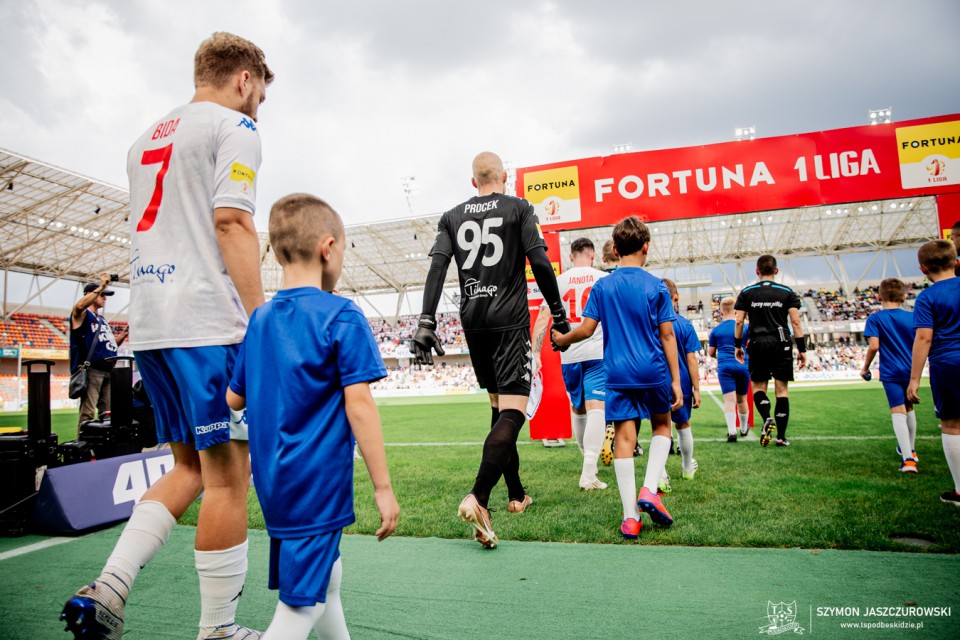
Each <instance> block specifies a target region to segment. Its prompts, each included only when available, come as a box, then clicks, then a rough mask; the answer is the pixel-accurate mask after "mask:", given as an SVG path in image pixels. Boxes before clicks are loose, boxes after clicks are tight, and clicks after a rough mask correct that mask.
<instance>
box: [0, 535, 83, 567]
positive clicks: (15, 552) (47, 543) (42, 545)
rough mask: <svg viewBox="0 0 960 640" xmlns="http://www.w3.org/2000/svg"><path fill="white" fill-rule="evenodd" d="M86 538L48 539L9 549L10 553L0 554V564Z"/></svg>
mask: <svg viewBox="0 0 960 640" xmlns="http://www.w3.org/2000/svg"><path fill="white" fill-rule="evenodd" d="M86 537H87V536H79V537H76V538H50V539H48V540H43V541H41V542H36V543H34V544H28V545H27V546H25V547H20V548H19V549H11V550H10V551H4V552H3V553H0V562H3V561H4V560H9V559H10V558H16V557H17V556H23V555H26V554H28V553H33V552H34V551H40V550H42V549H47V548H49V547H55V546H57V545H60V544H66V543H68V542H73V541H74V540H79V539H80V538H86Z"/></svg>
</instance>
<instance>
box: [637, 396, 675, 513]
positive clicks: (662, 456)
mask: <svg viewBox="0 0 960 640" xmlns="http://www.w3.org/2000/svg"><path fill="white" fill-rule="evenodd" d="M650 425H651V428H652V429H653V437H652V438H651V439H650V450H649V452H648V453H647V471H646V473H645V474H644V478H643V487H641V489H640V495H639V496H638V497H637V506H638V507H639V508H640V510H642V511H645V512H647V513H648V514H650V518H651V519H652V520H653V521H654V522H655V523H657V524H659V525H663V526H670V525H671V524H673V517H672V516H671V515H670V513H669V512H668V511H667V509H666V507H664V506H663V502H662V501H661V500H660V497H659V496H658V495H657V484H658V483H659V481H660V475H661V474H662V473H663V470H664V467H665V466H666V464H667V456H669V455H670V413H651V414H650Z"/></svg>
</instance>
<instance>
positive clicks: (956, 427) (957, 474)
mask: <svg viewBox="0 0 960 640" xmlns="http://www.w3.org/2000/svg"><path fill="white" fill-rule="evenodd" d="M940 439H941V441H942V442H943V456H944V457H945V458H946V459H947V466H948V467H950V475H951V476H952V477H953V491H944V492H943V493H942V494H941V495H940V499H941V500H943V501H944V502H948V503H950V504H952V505H954V506H955V507H960V418H942V419H941V420H940Z"/></svg>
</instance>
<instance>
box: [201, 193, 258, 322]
mask: <svg viewBox="0 0 960 640" xmlns="http://www.w3.org/2000/svg"><path fill="white" fill-rule="evenodd" d="M213 224H214V227H215V228H216V231H217V244H218V245H219V246H220V255H221V256H222V257H223V265H224V266H225V267H226V268H227V274H228V275H229V276H230V280H232V281H233V286H234V287H236V289H237V293H238V294H239V295H240V302H241V303H243V308H244V310H245V311H246V312H247V317H249V316H250V314H251V313H253V310H254V309H256V308H257V307H259V306H260V305H261V304H263V282H262V281H261V280H260V237H259V236H258V235H257V229H256V227H254V226H253V216H252V215H250V213H249V212H247V211H244V210H243V209H233V208H231V207H220V208H217V209H214V211H213Z"/></svg>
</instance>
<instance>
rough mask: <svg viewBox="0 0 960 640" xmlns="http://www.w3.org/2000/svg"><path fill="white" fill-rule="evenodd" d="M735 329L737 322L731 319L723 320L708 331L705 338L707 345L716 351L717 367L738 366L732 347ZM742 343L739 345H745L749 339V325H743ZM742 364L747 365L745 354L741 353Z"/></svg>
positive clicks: (734, 348)
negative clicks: (732, 364)
mask: <svg viewBox="0 0 960 640" xmlns="http://www.w3.org/2000/svg"><path fill="white" fill-rule="evenodd" d="M736 328H737V321H736V320H734V319H733V318H731V319H730V320H724V321H723V322H721V323H720V324H718V325H717V326H715V327H714V328H713V329H711V330H710V335H709V336H708V337H707V345H708V346H711V347H714V348H715V349H716V350H717V366H720V365H723V364H730V363H735V364H738V365H739V364H740V363H739V362H737V356H736V347H734V346H733V333H734V331H735V330H736ZM741 338H742V339H743V342H742V343H741V344H747V340H748V339H749V338H750V325H749V324H744V325H743V335H742V336H741ZM743 362H744V364H746V363H747V352H746V350H744V352H743Z"/></svg>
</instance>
